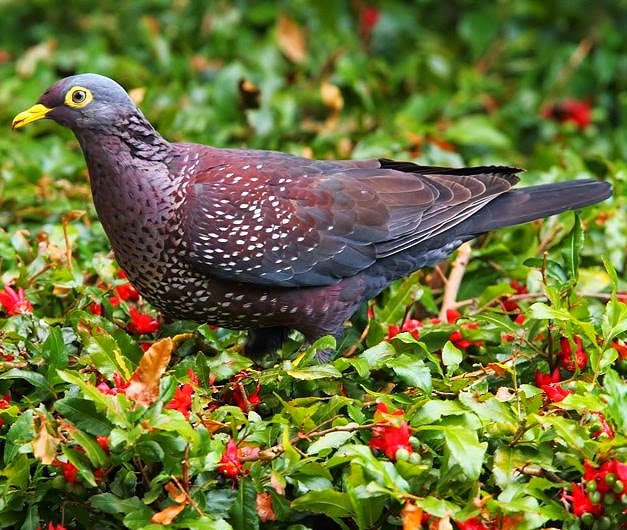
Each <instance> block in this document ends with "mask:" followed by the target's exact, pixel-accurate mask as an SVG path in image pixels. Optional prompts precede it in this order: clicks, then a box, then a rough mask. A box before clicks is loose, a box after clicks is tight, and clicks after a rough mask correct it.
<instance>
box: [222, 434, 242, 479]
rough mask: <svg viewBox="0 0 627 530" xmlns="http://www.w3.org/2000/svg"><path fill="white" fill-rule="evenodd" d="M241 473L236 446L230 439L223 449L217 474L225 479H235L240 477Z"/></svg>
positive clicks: (240, 463)
mask: <svg viewBox="0 0 627 530" xmlns="http://www.w3.org/2000/svg"><path fill="white" fill-rule="evenodd" d="M242 471H243V469H242V461H241V460H240V454H239V451H238V450H237V444H236V443H235V441H234V440H233V438H230V439H229V441H228V443H227V444H226V448H225V449H224V454H223V455H222V458H221V459H220V465H219V466H218V473H220V474H221V475H224V476H225V477H229V478H235V477H238V476H239V475H241V474H242Z"/></svg>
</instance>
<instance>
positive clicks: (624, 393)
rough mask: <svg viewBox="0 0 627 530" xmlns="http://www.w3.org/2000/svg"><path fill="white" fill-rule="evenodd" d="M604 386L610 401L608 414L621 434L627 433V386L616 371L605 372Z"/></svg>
mask: <svg viewBox="0 0 627 530" xmlns="http://www.w3.org/2000/svg"><path fill="white" fill-rule="evenodd" d="M603 386H604V388H605V390H606V391H607V394H608V396H609V400H608V403H607V414H608V415H609V416H610V418H612V420H613V421H614V423H615V424H616V429H617V431H618V432H620V433H623V434H624V433H627V413H626V412H625V411H627V384H626V383H625V380H624V379H623V378H621V377H620V376H619V375H618V374H617V373H616V372H615V371H614V370H612V369H608V370H607V371H606V372H605V377H604V379H603Z"/></svg>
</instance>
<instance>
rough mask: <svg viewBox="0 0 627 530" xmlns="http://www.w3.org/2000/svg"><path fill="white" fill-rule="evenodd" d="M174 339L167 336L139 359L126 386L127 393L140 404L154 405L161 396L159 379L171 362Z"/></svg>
mask: <svg viewBox="0 0 627 530" xmlns="http://www.w3.org/2000/svg"><path fill="white" fill-rule="evenodd" d="M173 349H174V341H173V340H172V338H170V337H167V338H165V339H161V340H160V341H157V342H155V343H154V344H153V345H152V346H150V348H148V350H146V353H144V355H143V356H142V358H141V359H140V361H139V365H138V366H137V368H136V369H135V372H133V375H132V376H131V378H130V380H129V385H128V387H127V388H126V395H127V397H129V398H130V399H133V400H135V401H136V402H137V403H139V404H140V405H146V406H149V405H152V404H153V403H154V402H155V401H156V400H157V398H158V397H159V381H160V379H161V376H162V375H163V373H164V372H165V369H166V368H167V366H168V363H169V362H170V357H171V356H172V351H173Z"/></svg>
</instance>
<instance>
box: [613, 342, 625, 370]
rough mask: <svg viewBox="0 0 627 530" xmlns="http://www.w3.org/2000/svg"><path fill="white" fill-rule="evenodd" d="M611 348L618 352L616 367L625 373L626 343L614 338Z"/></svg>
mask: <svg viewBox="0 0 627 530" xmlns="http://www.w3.org/2000/svg"><path fill="white" fill-rule="evenodd" d="M612 348H614V349H615V350H616V351H617V352H618V359H616V369H617V370H618V372H620V373H621V374H623V375H627V344H625V343H624V342H623V341H619V340H615V341H614V342H612Z"/></svg>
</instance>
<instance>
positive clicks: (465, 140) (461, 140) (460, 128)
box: [444, 115, 510, 149]
mask: <svg viewBox="0 0 627 530" xmlns="http://www.w3.org/2000/svg"><path fill="white" fill-rule="evenodd" d="M444 137H445V138H446V139H447V140H448V141H449V142H453V143H457V144H461V145H481V146H486V147H494V148H499V149H502V148H506V147H509V146H510V140H509V138H508V137H507V136H505V135H504V134H503V133H502V132H501V131H500V130H499V129H497V128H496V127H495V126H494V125H493V124H492V123H491V122H490V120H488V119H487V118H486V117H485V116H483V115H474V116H472V115H471V116H466V117H463V118H460V119H458V120H456V121H455V122H453V123H452V124H451V125H450V126H449V127H448V128H447V129H446V130H445V132H444Z"/></svg>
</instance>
